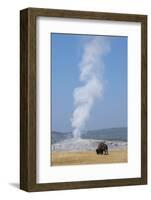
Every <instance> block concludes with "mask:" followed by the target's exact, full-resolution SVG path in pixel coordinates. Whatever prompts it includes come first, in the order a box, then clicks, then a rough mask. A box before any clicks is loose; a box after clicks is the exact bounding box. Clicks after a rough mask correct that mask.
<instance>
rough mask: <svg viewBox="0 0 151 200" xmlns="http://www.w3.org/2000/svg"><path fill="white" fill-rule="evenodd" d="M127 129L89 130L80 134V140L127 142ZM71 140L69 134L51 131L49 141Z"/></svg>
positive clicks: (71, 136) (70, 134)
mask: <svg viewBox="0 0 151 200" xmlns="http://www.w3.org/2000/svg"><path fill="white" fill-rule="evenodd" d="M127 135H128V134H127V127H120V128H108V129H100V130H89V131H85V132H83V133H82V135H81V138H82V139H96V140H119V141H127V137H128V136H127ZM71 138H73V135H72V133H71V132H68V133H62V132H57V131H52V133H51V140H52V144H54V143H59V142H61V141H63V140H66V139H71Z"/></svg>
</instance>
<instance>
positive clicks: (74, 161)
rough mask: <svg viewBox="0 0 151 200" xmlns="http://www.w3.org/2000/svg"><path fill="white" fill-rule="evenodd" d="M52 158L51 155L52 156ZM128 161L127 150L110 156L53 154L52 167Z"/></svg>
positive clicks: (78, 153)
mask: <svg viewBox="0 0 151 200" xmlns="http://www.w3.org/2000/svg"><path fill="white" fill-rule="evenodd" d="M50 156H51V155H50ZM127 161H128V156H127V150H123V149H122V150H121V149H120V150H112V151H110V152H109V154H108V155H100V154H99V155H97V154H96V153H95V152H94V151H82V152H66V151H64V152H62V151H60V152H59V151H57V152H52V156H51V165H52V166H61V165H81V164H101V163H124V162H127Z"/></svg>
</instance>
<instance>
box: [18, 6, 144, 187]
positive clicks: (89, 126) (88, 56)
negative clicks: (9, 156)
mask: <svg viewBox="0 0 151 200" xmlns="http://www.w3.org/2000/svg"><path fill="white" fill-rule="evenodd" d="M146 183H147V16H146V15H135V14H118V13H102V12H87V11H71V10H70V11H69V10H53V9H40V8H27V9H24V10H21V12H20V188H21V189H23V190H25V191H45V190H63V189H78V188H94V187H97V188H98V187H108V186H125V185H141V184H146Z"/></svg>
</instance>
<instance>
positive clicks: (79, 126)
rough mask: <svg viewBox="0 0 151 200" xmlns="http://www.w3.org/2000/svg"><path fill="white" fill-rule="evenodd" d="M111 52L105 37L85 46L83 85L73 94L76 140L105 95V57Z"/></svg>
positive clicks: (81, 65) (89, 41)
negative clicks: (94, 105)
mask: <svg viewBox="0 0 151 200" xmlns="http://www.w3.org/2000/svg"><path fill="white" fill-rule="evenodd" d="M109 50H110V47H109V43H108V41H107V40H106V39H105V37H103V36H101V37H99V36H96V37H94V36H93V38H91V39H90V38H89V39H88V41H87V42H86V43H85V44H84V45H83V53H82V58H81V61H80V63H79V67H80V77H79V79H80V82H81V83H82V85H81V86H80V87H77V88H75V89H74V92H73V98H74V106H75V109H74V111H73V115H72V118H71V123H72V127H73V136H74V137H75V138H80V136H81V132H82V131H83V130H84V128H85V125H86V122H87V121H88V119H89V116H90V111H91V108H92V106H93V104H94V101H95V99H97V98H101V96H102V95H103V78H102V74H103V68H104V62H103V56H104V55H105V54H106V53H107V52H109Z"/></svg>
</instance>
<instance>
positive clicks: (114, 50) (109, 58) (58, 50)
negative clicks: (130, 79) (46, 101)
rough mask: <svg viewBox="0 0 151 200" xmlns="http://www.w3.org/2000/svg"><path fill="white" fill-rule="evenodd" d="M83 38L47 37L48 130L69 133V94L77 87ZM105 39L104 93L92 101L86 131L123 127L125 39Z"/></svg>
mask: <svg viewBox="0 0 151 200" xmlns="http://www.w3.org/2000/svg"><path fill="white" fill-rule="evenodd" d="M87 37H88V36H87V35H75V34H60V33H59V34H57V33H52V34H51V36H50V40H51V46H50V48H51V58H52V60H51V66H50V67H51V71H52V113H51V114H52V130H56V131H61V132H66V131H71V130H72V127H71V121H70V118H71V116H72V113H73V109H74V105H73V91H74V89H75V88H76V87H78V86H79V85H81V83H80V81H79V73H80V71H79V67H78V65H79V62H80V59H81V53H82V51H81V46H82V44H83V42H84V41H85V40H86V39H87ZM90 37H95V36H89V38H90ZM100 37H101V36H100ZM105 37H106V38H107V40H109V43H110V47H111V50H110V52H109V53H108V54H107V55H106V56H105V57H104V63H105V68H104V73H103V79H104V94H103V98H101V99H97V100H96V101H95V104H94V106H93V108H92V110H91V115H90V118H89V120H88V121H87V124H86V129H87V130H93V129H103V128H112V127H127V37H123V36H122V37H120V36H116V37H111V36H105Z"/></svg>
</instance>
